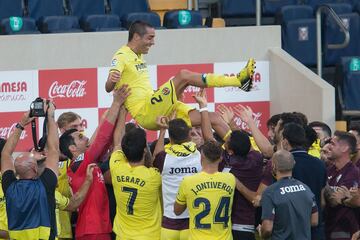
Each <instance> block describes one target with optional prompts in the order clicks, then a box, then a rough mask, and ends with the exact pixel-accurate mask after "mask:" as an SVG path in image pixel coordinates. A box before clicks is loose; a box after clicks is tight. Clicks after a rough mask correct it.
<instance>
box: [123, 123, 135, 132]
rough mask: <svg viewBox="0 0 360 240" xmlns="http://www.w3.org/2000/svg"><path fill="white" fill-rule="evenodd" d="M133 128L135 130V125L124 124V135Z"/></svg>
mask: <svg viewBox="0 0 360 240" xmlns="http://www.w3.org/2000/svg"><path fill="white" fill-rule="evenodd" d="M134 128H137V126H136V124H135V123H132V122H128V123H127V124H125V133H127V132H129V131H130V130H132V129H134Z"/></svg>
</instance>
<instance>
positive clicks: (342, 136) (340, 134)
mask: <svg viewBox="0 0 360 240" xmlns="http://www.w3.org/2000/svg"><path fill="white" fill-rule="evenodd" d="M334 136H335V137H337V138H338V139H339V141H342V142H346V144H347V145H348V146H349V148H350V154H354V153H356V152H357V148H356V138H355V136H354V135H353V134H351V133H348V132H344V131H335V133H334Z"/></svg>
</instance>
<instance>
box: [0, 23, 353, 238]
mask: <svg viewBox="0 0 360 240" xmlns="http://www.w3.org/2000/svg"><path fill="white" fill-rule="evenodd" d="M154 38H155V30H154V28H153V27H152V26H151V25H149V24H147V23H143V22H135V23H134V24H133V25H132V27H130V30H129V42H128V44H127V45H124V46H123V47H121V48H120V49H119V50H118V51H117V52H116V54H115V55H114V58H113V60H112V63H111V69H110V73H109V77H108V80H107V82H106V86H105V89H106V91H108V92H111V91H112V92H113V101H112V104H111V106H110V108H109V109H108V110H107V111H106V112H105V113H104V114H103V116H102V118H101V120H100V124H99V126H98V128H97V130H96V131H95V133H94V134H93V136H91V138H89V137H88V136H86V135H85V133H84V127H83V125H82V121H81V116H79V115H78V114H77V113H74V112H66V113H63V114H61V115H60V116H59V118H58V119H57V120H55V117H54V115H55V114H54V113H55V105H54V103H53V102H51V101H49V102H47V101H44V111H45V112H46V116H47V117H46V119H47V129H48V131H47V133H48V134H47V144H46V148H45V149H43V150H41V151H39V149H36V150H31V151H30V152H26V153H21V154H20V155H19V156H17V157H16V158H15V160H13V158H12V157H13V153H14V151H15V148H16V146H17V145H18V143H19V139H20V136H21V133H22V131H23V130H24V128H25V127H26V126H27V125H29V124H30V123H31V121H32V120H33V118H31V117H30V116H29V112H27V113H25V114H24V116H23V117H22V118H21V119H19V122H18V123H17V124H16V127H15V130H14V131H13V132H12V133H11V135H10V136H9V138H8V139H7V140H4V139H2V140H1V141H0V143H1V148H2V150H1V173H2V175H1V180H2V181H1V182H2V190H3V192H0V237H1V238H4V239H9V238H10V239H26V240H32V239H56V238H57V239H73V238H75V239H80V240H82V239H84V240H85V239H86V240H92V239H94V240H95V239H97V240H108V239H134V240H145V239H149V240H150V239H151V240H153V239H162V240H175V239H180V240H184V239H241V240H254V239H255V238H258V237H261V238H263V239H267V238H271V239H279V240H280V239H281V240H283V239H299V240H300V239H301V240H302V239H314V240H321V239H338V240H342V239H358V238H359V235H360V232H359V220H360V219H359V216H360V215H359V212H358V207H359V206H360V193H359V189H358V185H359V180H360V175H359V167H360V160H359V159H360V152H358V149H359V148H360V126H351V128H350V130H349V132H342V131H336V132H335V133H334V134H332V133H331V130H330V128H329V127H328V126H327V125H326V124H325V123H322V122H311V123H308V119H307V117H306V116H305V115H304V114H302V113H300V112H285V113H281V114H277V115H273V116H272V117H271V118H270V119H269V120H268V121H267V127H268V130H269V131H268V134H267V136H265V135H264V134H263V133H262V132H261V131H260V130H259V128H258V127H257V125H256V123H255V121H254V119H253V118H252V116H253V113H252V110H251V108H249V107H247V106H242V105H240V104H239V105H237V106H236V107H234V108H227V107H226V106H224V105H221V106H220V107H219V108H218V112H209V111H208V108H207V99H206V96H205V91H204V90H203V89H202V90H201V91H200V92H199V93H197V94H196V95H194V99H195V100H196V102H197V103H198V105H199V110H194V109H192V108H191V107H189V106H186V105H185V104H184V103H182V102H181V101H179V99H181V96H182V93H183V91H184V89H185V88H186V87H187V86H189V85H193V86H198V87H202V88H203V87H224V86H236V87H239V88H241V89H242V90H243V91H250V90H251V87H252V75H253V74H254V68H255V61H254V60H253V59H250V60H249V61H248V63H247V65H246V66H245V67H244V69H242V70H241V71H240V72H239V74H237V75H236V76H222V75H217V74H211V73H209V74H199V73H194V72H190V71H186V70H182V71H180V73H179V74H177V75H176V76H175V77H174V78H172V79H170V80H169V81H168V82H166V83H165V84H164V85H162V86H161V87H160V88H159V90H157V91H152V89H151V85H150V82H149V75H148V71H147V67H146V63H145V61H144V60H143V56H142V55H143V54H146V53H147V52H148V50H149V48H150V47H151V46H152V45H153V44H154ZM128 111H129V113H130V114H131V115H132V116H133V117H134V118H135V119H136V121H137V122H138V123H139V125H141V126H142V127H144V128H146V129H157V130H159V136H158V139H157V140H156V141H155V142H152V143H148V140H147V138H146V132H145V131H144V130H143V128H141V127H140V126H137V125H135V124H133V123H126V121H125V119H126V115H127V114H128ZM235 115H236V116H237V117H239V118H241V120H242V122H244V123H245V124H246V125H247V126H248V129H249V131H244V130H241V129H238V127H237V125H236V123H235V117H234V116H235ZM190 125H192V126H195V127H192V128H191V127H189V126H190ZM212 129H214V130H215V132H213V130H212ZM59 133H60V134H59ZM167 135H168V138H167V137H166V136H167ZM42 141H44V139H43V140H42Z"/></svg>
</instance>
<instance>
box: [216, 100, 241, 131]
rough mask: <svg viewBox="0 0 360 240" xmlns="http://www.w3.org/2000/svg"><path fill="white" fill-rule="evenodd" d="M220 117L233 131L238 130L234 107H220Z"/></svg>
mask: <svg viewBox="0 0 360 240" xmlns="http://www.w3.org/2000/svg"><path fill="white" fill-rule="evenodd" d="M218 110H219V112H220V115H221V117H222V119H223V120H224V121H225V122H226V124H227V125H228V126H229V127H230V129H231V130H232V131H234V130H238V126H237V125H236V123H235V121H234V111H233V109H232V107H226V106H225V105H224V104H221V105H220V106H219V107H218Z"/></svg>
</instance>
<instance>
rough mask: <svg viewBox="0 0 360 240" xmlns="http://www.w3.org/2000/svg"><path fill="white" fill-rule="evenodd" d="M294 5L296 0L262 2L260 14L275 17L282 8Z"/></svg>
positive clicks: (264, 0)
mask: <svg viewBox="0 0 360 240" xmlns="http://www.w3.org/2000/svg"><path fill="white" fill-rule="evenodd" d="M295 4H297V0H263V1H262V13H263V14H264V15H275V14H276V13H278V12H279V11H280V9H281V8H282V7H283V6H287V5H295Z"/></svg>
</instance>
